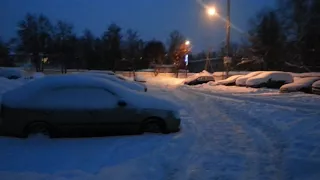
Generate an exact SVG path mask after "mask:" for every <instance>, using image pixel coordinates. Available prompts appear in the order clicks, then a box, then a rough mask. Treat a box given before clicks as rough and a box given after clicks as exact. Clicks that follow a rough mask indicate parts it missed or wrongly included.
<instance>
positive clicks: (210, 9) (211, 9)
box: [207, 7, 217, 16]
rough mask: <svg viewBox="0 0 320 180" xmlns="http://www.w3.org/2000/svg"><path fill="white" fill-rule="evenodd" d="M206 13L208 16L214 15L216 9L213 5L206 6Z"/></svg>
mask: <svg viewBox="0 0 320 180" xmlns="http://www.w3.org/2000/svg"><path fill="white" fill-rule="evenodd" d="M207 13H208V15H209V16H214V15H216V14H217V11H216V9H215V8H214V7H211V8H208V10H207Z"/></svg>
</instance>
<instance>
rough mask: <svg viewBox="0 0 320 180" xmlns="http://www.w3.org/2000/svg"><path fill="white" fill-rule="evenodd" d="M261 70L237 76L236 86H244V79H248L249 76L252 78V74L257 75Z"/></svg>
mask: <svg viewBox="0 0 320 180" xmlns="http://www.w3.org/2000/svg"><path fill="white" fill-rule="evenodd" d="M262 72H263V71H255V72H251V73H249V74H247V75H244V76H242V77H239V78H238V79H237V80H236V85H237V86H246V81H247V80H248V79H249V78H252V77H254V76H257V75H259V74H261V73H262Z"/></svg>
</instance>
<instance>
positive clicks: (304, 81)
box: [280, 77, 320, 90]
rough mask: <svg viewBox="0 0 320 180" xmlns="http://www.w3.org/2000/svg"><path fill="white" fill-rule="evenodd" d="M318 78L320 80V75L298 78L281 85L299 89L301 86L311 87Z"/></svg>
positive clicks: (288, 88)
mask: <svg viewBox="0 0 320 180" xmlns="http://www.w3.org/2000/svg"><path fill="white" fill-rule="evenodd" d="M317 80H320V77H306V78H299V79H296V80H295V81H294V82H293V83H289V84H285V85H283V86H281V88H280V89H283V90H284V89H286V90H297V89H299V88H304V87H311V86H312V84H313V83H314V82H315V81H317Z"/></svg>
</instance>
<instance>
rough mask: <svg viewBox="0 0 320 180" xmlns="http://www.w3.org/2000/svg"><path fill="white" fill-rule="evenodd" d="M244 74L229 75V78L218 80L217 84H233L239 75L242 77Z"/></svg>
mask: <svg viewBox="0 0 320 180" xmlns="http://www.w3.org/2000/svg"><path fill="white" fill-rule="evenodd" d="M242 76H243V75H233V76H230V77H228V78H227V79H223V80H220V81H217V82H216V84H217V85H224V84H231V83H234V82H235V81H236V80H237V79H238V78H239V77H242Z"/></svg>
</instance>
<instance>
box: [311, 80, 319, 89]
mask: <svg viewBox="0 0 320 180" xmlns="http://www.w3.org/2000/svg"><path fill="white" fill-rule="evenodd" d="M312 87H317V88H320V80H319V81H316V82H314V83H313V84H312Z"/></svg>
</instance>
